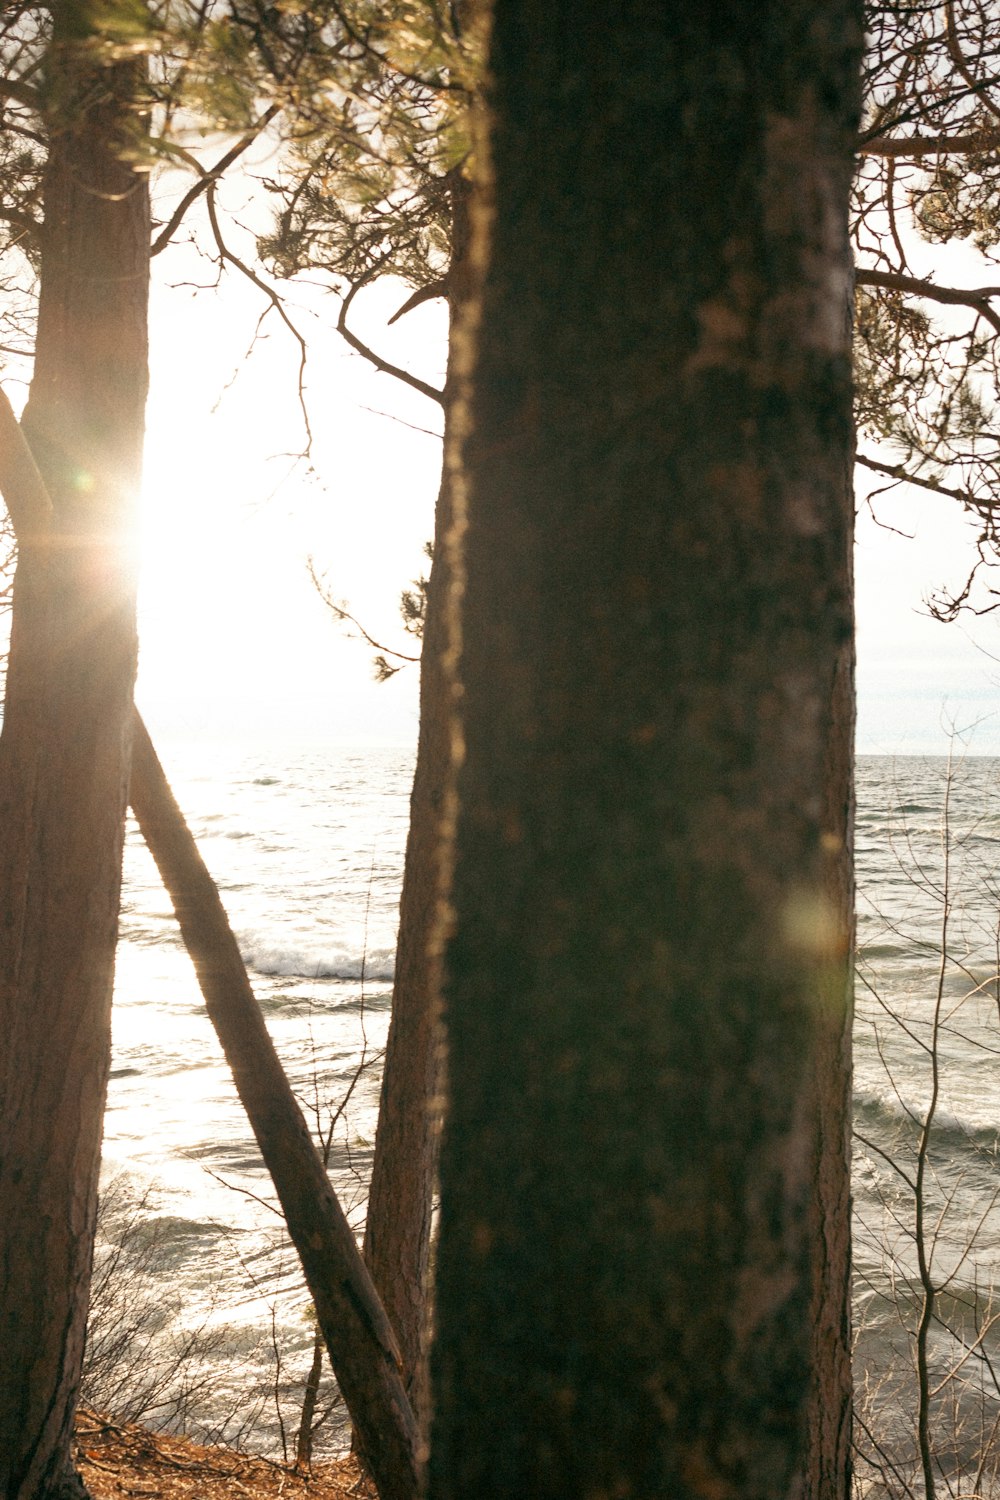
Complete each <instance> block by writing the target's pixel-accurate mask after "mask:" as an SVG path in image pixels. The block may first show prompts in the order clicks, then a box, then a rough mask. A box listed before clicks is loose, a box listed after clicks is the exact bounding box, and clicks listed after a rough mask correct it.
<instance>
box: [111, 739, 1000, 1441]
mask: <svg viewBox="0 0 1000 1500" xmlns="http://www.w3.org/2000/svg"><path fill="white" fill-rule="evenodd" d="M168 772H169V774H170V776H171V779H172V781H173V784H174V787H175V791H176V793H177V796H178V800H179V801H180V803H181V805H182V807H183V808H184V810H185V812H186V814H187V817H188V819H189V822H190V824H191V827H192V829H193V830H194V833H195V835H196V837H197V839H198V841H199V844H200V847H201V849H202V852H203V854H204V856H205V859H206V861H207V863H208V865H209V867H210V869H211V870H212V872H213V874H214V875H215V877H216V879H217V881H218V883H219V885H220V888H221V891H222V895H223V899H224V901H225V903H226V906H227V909H228V911H229V914H230V919H231V922H232V924H233V927H234V928H235V930H236V932H237V935H238V937H239V940H240V944H241V947H242V950H243V953H244V957H245V958H246V961H247V965H248V968H249V970H250V974H251V978H252V980H253V983H254V987H255V990H256V993H257V995H258V998H259V1000H260V1003H261V1005H262V1007H263V1009H264V1011H265V1014H266V1016H267V1020H268V1025H269V1027H270V1029H271V1033H272V1035H273V1037H274V1040H275V1043H276V1045H277V1047H278V1050H279V1052H280V1054H281V1056H282V1058H283V1060H284V1063H285V1066H286V1069H287V1070H288V1071H289V1073H290V1075H291V1077H292V1079H293V1082H294V1085H295V1088H296V1090H297V1092H298V1094H299V1096H300V1098H301V1100H302V1103H303V1106H304V1107H305V1109H306V1112H307V1115H308V1116H309V1117H310V1119H311V1120H313V1121H314V1122H315V1124H316V1126H317V1128H318V1129H319V1130H328V1129H329V1126H330V1121H331V1119H333V1118H334V1116H335V1115H336V1112H337V1109H338V1106H339V1104H340V1102H341V1100H342V1099H343V1098H344V1096H345V1095H346V1094H347V1092H348V1090H349V1089H351V1088H352V1084H353V1091H352V1093H351V1101H350V1107H349V1109H348V1110H347V1111H346V1112H345V1113H344V1114H343V1115H342V1116H341V1117H340V1118H339V1119H337V1121H336V1125H335V1127H334V1130H333V1140H332V1150H331V1172H332V1176H333V1179H334V1181H335V1184H336V1186H337V1190H338V1192H339V1193H340V1194H341V1195H342V1199H343V1201H344V1202H345V1204H346V1205H348V1206H349V1207H350V1208H351V1210H352V1212H353V1214H354V1215H355V1217H357V1215H358V1213H359V1211H360V1209H361V1206H362V1202H363V1193H364V1183H365V1180H366V1177H367V1173H368V1171H369V1170H370V1165H371V1156H372V1147H373V1142H374V1132H375V1121H376V1111H377V1103H378V1084H379V1071H380V1068H379V1064H380V1054H381V1050H382V1048H383V1047H384V1043H385V1035H386V1030H387V1025H388V1008H389V1000H390V990H391V980H392V964H393V950H394V944H395V928H396V913H397V903H398V897H399V884H400V878H401V872H402V859H403V849H404V844H405V837H406V823H407V816H408V801H409V783H410V777H411V774H412V760H411V757H410V756H409V754H407V753H405V752H400V751H398V750H385V749H382V750H343V749H325V750H310V751H289V752H279V751H274V750H268V751H267V752H266V753H263V752H261V753H252V754H246V753H243V754H240V753H235V752H230V753H226V754H222V753H219V752H218V751H214V750H213V751H211V752H209V751H205V750H202V751H199V752H198V754H197V755H194V754H191V753H188V754H184V753H180V754H177V755H175V756H174V757H172V758H171V757H168ZM857 858H858V885H859V953H860V957H859V987H858V1019H857V1026H856V1037H855V1108H856V1125H857V1129H858V1131H859V1133H860V1135H861V1137H862V1138H863V1139H862V1140H861V1141H860V1142H859V1143H858V1145H857V1148H856V1150H857V1154H856V1163H855V1189H854V1191H855V1205H856V1230H855V1261H856V1293H857V1322H858V1326H859V1328H860V1330H861V1334H860V1345H859V1365H858V1367H859V1373H860V1374H861V1376H862V1380H864V1379H865V1377H866V1376H867V1377H870V1379H871V1380H872V1381H875V1380H878V1381H880V1382H881V1383H882V1384H881V1394H880V1396H879V1398H878V1400H879V1402H880V1403H881V1405H880V1407H879V1409H878V1413H877V1416H878V1421H880V1422H881V1423H882V1424H883V1426H882V1429H880V1430H882V1431H883V1433H884V1434H888V1435H889V1436H888V1438H887V1439H886V1440H887V1441H888V1440H889V1438H891V1440H892V1441H893V1442H895V1443H896V1445H897V1455H898V1454H899V1453H903V1454H904V1456H905V1453H906V1451H907V1443H908V1441H909V1438H908V1436H907V1434H908V1433H910V1432H911V1430H912V1410H913V1377H912V1356H913V1347H914V1341H913V1328H914V1326H915V1319H916V1317H917V1316H918V1315H919V1309H920V1305H921V1301H922V1297H923V1289H922V1287H921V1285H920V1282H919V1275H918V1264H917V1254H916V1246H915V1241H914V1237H913V1226H914V1216H913V1192H912V1188H911V1186H910V1184H911V1183H912V1182H913V1180H914V1174H915V1172H916V1168H917V1154H916V1151H917V1145H918V1142H919V1139H920V1132H921V1129H922V1127H923V1125H924V1123H925V1121H926V1119H927V1112H928V1106H929V1103H930V1100H931V1097H932V1086H933V1073H934V1067H933V1057H932V1053H931V1050H929V1049H930V1048H931V1044H932V1043H933V1042H934V1041H935V1038H936V1047H937V1058H938V1074H939V1098H938V1102H937V1113H936V1116H935V1117H934V1120H933V1122H932V1127H931V1131H930V1146H929V1151H928V1160H927V1169H926V1173H925V1194H926V1200H927V1218H928V1225H929V1227H928V1228H927V1235H928V1236H929V1238H928V1241H927V1243H928V1246H930V1245H931V1242H933V1260H932V1270H933V1274H934V1276H935V1277H936V1280H937V1281H938V1282H941V1283H945V1282H947V1284H946V1285H944V1287H943V1290H942V1292H941V1295H940V1297H939V1299H938V1311H939V1312H942V1316H943V1317H944V1318H945V1321H947V1320H950V1322H949V1327H950V1330H951V1331H950V1332H946V1331H945V1330H944V1328H943V1326H942V1327H939V1326H937V1325H935V1328H934V1331H933V1335H932V1342H933V1345H934V1357H935V1359H936V1361H937V1367H936V1368H937V1370H938V1373H939V1374H944V1373H945V1372H946V1370H947V1369H949V1368H951V1367H952V1366H953V1365H954V1364H956V1363H957V1362H958V1360H960V1359H961V1358H962V1357H963V1355H962V1348H963V1347H964V1348H965V1354H964V1359H965V1364H964V1366H963V1378H964V1379H965V1382H966V1385H967V1386H968V1387H969V1389H972V1387H973V1385H974V1379H975V1380H980V1377H981V1376H982V1373H983V1370H982V1352H983V1351H985V1352H986V1353H988V1354H989V1355H990V1356H991V1357H996V1356H997V1355H998V1353H1000V1351H998V1349H997V1339H996V1336H995V1333H994V1332H993V1331H991V1330H990V1328H989V1326H988V1325H989V1319H990V1318H991V1316H992V1312H993V1306H994V1304H993V1300H992V1298H993V1291H992V1282H993V1275H994V1268H995V1267H996V1265H997V1263H998V1260H1000V1213H998V1212H997V1211H996V1209H997V1205H996V1202H995V1194H996V1192H997V1188H998V1185H1000V1175H998V1160H1000V1159H998V1135H1000V984H998V980H997V973H998V969H1000V915H998V913H1000V761H995V760H987V759H969V760H967V761H965V763H964V764H962V765H959V766H957V767H953V768H952V771H951V772H950V773H949V770H948V766H947V763H946V762H944V761H942V760H937V759H919V758H904V759H898V760H890V759H888V758H883V757H863V758H862V759H861V761H860V764H859V771H858V821H857ZM946 904H947V906H948V913H949V915H948V922H947V925H946V926H945V925H944V922H943V918H944V912H945V905H946ZM942 938H943V939H944V948H945V956H944V959H942ZM939 995H940V1005H939V1006H938V997H939ZM936 1007H937V1015H938V1025H937V1031H936V1033H935V1026H934V1018H935V1010H936ZM105 1158H106V1179H107V1180H109V1181H110V1180H113V1179H114V1178H115V1177H116V1176H117V1177H118V1179H119V1186H118V1188H117V1189H116V1190H115V1191H114V1192H112V1193H109V1205H110V1206H109V1210H108V1214H107V1216H106V1217H107V1233H108V1234H109V1235H110V1236H111V1238H112V1239H114V1238H116V1236H118V1235H120V1231H121V1227H122V1224H125V1225H128V1223H129V1222H130V1217H129V1215H130V1210H129V1208H128V1200H129V1198H130V1197H134V1196H136V1195H138V1196H140V1197H142V1196H143V1195H145V1194H148V1195H149V1196H148V1200H147V1201H146V1202H145V1204H144V1207H143V1212H142V1215H141V1222H142V1225H143V1228H142V1231H141V1233H140V1234H139V1235H138V1237H137V1239H136V1236H135V1235H133V1238H132V1240H129V1239H128V1235H126V1241H127V1243H128V1244H129V1245H130V1246H134V1245H135V1244H136V1243H137V1244H138V1247H139V1250H138V1253H137V1254H136V1255H135V1266H136V1269H135V1273H134V1274H135V1290H134V1292H133V1293H132V1294H130V1295H131V1299H132V1301H133V1303H137V1304H139V1305H141V1304H142V1299H143V1298H148V1299H150V1300H151V1302H152V1305H153V1312H152V1313H151V1316H150V1318H149V1319H148V1320H147V1322H146V1323H144V1324H143V1325H142V1330H141V1331H140V1333H138V1334H137V1335H136V1338H137V1340H138V1341H139V1343H140V1344H141V1341H142V1340H143V1339H150V1340H152V1342H151V1344H150V1345H149V1349H148V1350H147V1352H146V1354H145V1355H144V1356H142V1358H141V1359H140V1362H141V1363H143V1362H144V1363H145V1364H146V1365H148V1364H150V1363H151V1362H153V1360H154V1352H153V1351H158V1353H157V1354H156V1357H157V1358H166V1357H167V1355H165V1353H164V1351H167V1353H168V1354H169V1351H171V1350H174V1349H176V1347H177V1345H178V1341H179V1340H183V1339H184V1338H193V1343H194V1348H195V1353H194V1355H193V1356H192V1358H191V1362H190V1365H191V1370H198V1369H200V1370H201V1376H200V1377H199V1378H198V1379H196V1378H195V1376H194V1375H192V1374H191V1373H190V1371H188V1373H186V1374H181V1375H175V1376H172V1377H171V1378H172V1379H173V1380H174V1385H175V1386H176V1384H177V1381H178V1380H180V1382H181V1387H182V1388H183V1389H182V1395H181V1399H180V1400H179V1402H177V1401H175V1404H174V1406H171V1405H170V1404H169V1399H168V1400H167V1405H166V1406H164V1407H163V1408H162V1409H161V1410H160V1412H159V1416H160V1418H161V1419H163V1420H171V1419H172V1420H175V1421H187V1422H188V1423H189V1425H191V1426H192V1427H193V1428H194V1430H205V1429H208V1430H210V1431H211V1430H215V1429H222V1430H224V1431H226V1432H228V1433H229V1434H230V1435H233V1434H235V1433H237V1432H239V1430H240V1428H241V1426H242V1425H243V1424H244V1423H246V1422H248V1421H251V1420H252V1422H253V1424H254V1425H255V1442H256V1445H257V1446H259V1447H263V1448H264V1449H268V1450H270V1451H271V1452H275V1451H280V1448H281V1441H282V1436H281V1427H282V1423H284V1424H285V1427H286V1441H287V1440H288V1433H289V1432H290V1431H291V1429H292V1428H293V1427H294V1423H295V1414H296V1401H297V1394H296V1393H297V1391H299V1390H300V1388H301V1382H302V1381H303V1379H304V1376H305V1372H306V1370H307V1369H308V1366H309V1363H310V1360H311V1350H312V1338H313V1332H312V1328H311V1325H310V1322H309V1319H308V1299H307V1296H306V1294H305V1292H304V1291H303V1289H302V1287H301V1283H300V1280H299V1277H298V1274H297V1271H296V1265H295V1260H294V1256H293V1254H292V1252H291V1251H290V1249H289V1248H288V1246H287V1243H286V1241H285V1238H284V1235H283V1232H282V1224H281V1221H280V1219H279V1218H278V1217H277V1216H276V1214H275V1213H274V1211H273V1207H271V1206H269V1205H270V1190H269V1183H268V1179H267V1176H266V1173H265V1172H264V1169H263V1165H262V1163H261V1160H260V1157H259V1155H258V1152H257V1148H256V1145H255V1143H254V1141H253V1138H252V1136H251V1134H250V1132H249V1129H248V1127H247V1124H246V1120H245V1117H244V1116H243V1113H242V1110H241V1108H240V1106H239V1104H238V1102H237V1100H236V1097H235V1093H234V1090H233V1086H232V1083H231V1080H230V1077H229V1074H228V1070H227V1069H226V1066H225V1064H224V1062H223V1060H222V1057H221V1053H220V1050H219V1047H218V1044H217V1042H216V1040H215V1036H214V1033H213V1031H212V1029H211V1027H210V1025H209V1023H208V1021H207V1019H206V1017H205V1014H204V1010H203V1006H202V1002H201V996H200V993H199V990H198V987H197V984H196V981H195V978H194V974H193V970H192V968H191V965H190V963H189V961H188V959H187V956H186V954H185V952H184V949H183V947H182V945H181V943H180V940H179V937H178V934H177V930H176V925H175V922H174V917H173V913H172V911H171V909H170V904H169V902H168V900H167V899H166V897H165V896H164V894H163V891H162V888H161V887H160V885H159V881H158V878H157V875H156V871H155V869H154V867H153V864H152V861H151V860H150V858H149V856H148V854H147V853H146V851H145V849H144V848H143V846H142V844H141V840H140V839H139V836H138V833H137V832H136V830H135V829H134V827H133V828H130V830H129V837H128V849H127V859H126V877H125V893H124V907H123V916H122V928H121V945H120V949H119V959H118V980H117V990H116V1002H115V1021H114V1060H113V1073H112V1080H111V1089H110V1097H109V1105H108V1117H107V1128H106V1139H105ZM122 1174H124V1176H122ZM907 1179H909V1182H908V1180H907ZM122 1184H124V1186H123V1185H122ZM131 1254H132V1249H130V1250H129V1255H131ZM129 1255H126V1256H125V1257H124V1258H125V1260H126V1261H128V1259H129ZM949 1275H950V1276H951V1280H950V1281H948V1279H947V1278H948V1276H949ZM118 1317H120V1314H118V1313H113V1315H112V1320H114V1319H115V1318H118ZM956 1329H957V1335H956ZM956 1336H957V1339H958V1342H956ZM962 1340H964V1341H965V1344H964V1346H963V1345H962ZM969 1349H972V1351H973V1352H972V1353H971V1354H970V1353H969ZM977 1350H978V1351H979V1353H977V1352H976V1351H977ZM140 1355H141V1349H140ZM199 1361H200V1365H199ZM949 1361H950V1364H949ZM206 1372H207V1378H206ZM199 1380H203V1381H204V1389H201V1390H197V1391H195V1392H194V1393H193V1394H189V1395H185V1394H184V1391H185V1390H186V1389H187V1387H185V1386H184V1382H185V1381H187V1385H188V1386H195V1385H198V1384H199ZM980 1384H981V1380H980ZM171 1389H173V1387H172V1388H171ZM170 1399H173V1397H171V1398H170ZM941 1399H942V1400H943V1399H944V1398H943V1397H942V1398H941ZM178 1409H179V1410H180V1413H181V1415H180V1416H178V1415H177V1412H178ZM866 1410H867V1408H866ZM990 1410H991V1411H992V1410H993V1407H992V1406H991V1407H990ZM279 1411H280V1417H279ZM185 1413H186V1415H185ZM157 1415H158V1413H157V1411H156V1410H155V1409H154V1410H153V1411H152V1412H151V1413H150V1416H151V1417H152V1419H153V1420H155V1419H156V1417H157ZM872 1420H873V1421H874V1420H875V1418H874V1417H873V1418H872ZM343 1432H344V1424H343V1419H342V1414H341V1415H340V1416H338V1415H336V1414H334V1416H332V1417H331V1418H330V1420H329V1421H328V1422H327V1424H326V1427H325V1428H324V1430H323V1434H322V1435H321V1439H320V1440H321V1441H322V1442H325V1443H326V1444H327V1445H331V1446H336V1445H337V1444H338V1443H339V1442H341V1441H342V1438H343ZM961 1441H965V1439H961ZM961 1441H960V1440H959V1439H956V1450H957V1449H958V1448H960V1447H961ZM910 1446H911V1448H912V1443H911V1444H910ZM911 1458H912V1454H911ZM956 1462H964V1460H963V1459H962V1456H961V1454H959V1458H958V1459H957V1460H956Z"/></svg>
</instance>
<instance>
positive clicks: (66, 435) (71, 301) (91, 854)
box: [0, 6, 149, 1500]
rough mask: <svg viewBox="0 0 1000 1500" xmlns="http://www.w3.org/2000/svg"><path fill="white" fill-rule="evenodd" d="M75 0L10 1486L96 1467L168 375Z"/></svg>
mask: <svg viewBox="0 0 1000 1500" xmlns="http://www.w3.org/2000/svg"><path fill="white" fill-rule="evenodd" d="M75 9H76V8H75V7H70V6H65V7H61V6H57V7H55V24H56V32H55V39H54V41H53V43H52V46H51V50H50V53H49V57H48V59H47V64H46V75H47V93H48V98H49V100H50V101H51V108H52V110H53V117H52V118H50V120H49V122H48V123H49V130H50V142H49V160H48V166H47V170H46V174H45V184H44V193H45V227H44V232H43V238H42V262H41V291H40V302H39V316H38V334H37V345H36V359H35V374H34V379H33V381H32V385H31V396H30V401H29V405H28V410H27V413H26V416H25V426H26V428H27V429H28V430H30V432H31V435H32V441H33V444H34V447H35V451H36V455H37V457H38V461H39V464H40V467H41V470H42V473H43V475H44V478H45V481H46V485H47V488H48V491H49V493H50V495H51V500H52V510H51V514H50V515H48V517H45V516H44V515H43V516H42V517H41V520H40V524H38V525H37V526H35V527H34V528H32V530H31V532H30V534H28V535H26V536H24V537H22V539H21V547H20V557H19V564H18V572H17V579H16V584H15V598H14V616H13V621H12V636H11V648H10V667H9V674H8V679H7V695H6V702H5V709H4V727H3V736H2V739H0V831H2V832H0V1039H2V1040H0V1045H2V1047H3V1060H2V1099H0V1202H2V1204H3V1215H2V1221H0V1268H2V1269H0V1495H2V1496H3V1497H4V1500H50V1497H56V1496H59V1495H62V1494H63V1493H66V1494H71V1493H76V1492H78V1490H79V1481H78V1480H76V1479H75V1477H74V1476H73V1474H72V1469H71V1466H70V1438H71V1430H72V1422H73V1413H74V1409H75V1405H76V1399H77V1390H78V1386H79V1379H80V1366H81V1357H82V1352H83V1341H84V1329H85V1324H86V1316H87V1301H88V1290H89V1281H90V1269H91V1258H92V1252H93V1239H94V1223H95V1211H96V1199H97V1179H98V1169H99V1162H100V1145H101V1130H102V1122H103V1114H104V1100H105V1090H106V1084H107V1075H108V1067H109V1060H110V1011H111V991H112V982H113V974H114V954H115V943H116V938H117V924H118V901H119V888H120V881H121V851H122V839H123V829H124V816H125V802H126V794H127V787H128V769H129V760H130V739H131V726H132V685H133V680H134V675H135V660H136V642H135V599H134V567H133V546H132V542H133V537H132V527H133V515H132V508H133V502H134V498H135V493H136V489H137V486H138V480H139V470H140V463H141V451H142V437H143V410H144V405H145V393H146V378H147V346H146V305H147V286H148V262H149V204H148V195H147V187H146V183H147V179H146V176H145V175H144V174H141V173H135V172H133V171H132V170H131V168H130V167H129V166H127V165H125V163H124V162H123V161H122V160H121V148H122V146H123V144H127V141H126V139H125V137H126V132H127V131H129V130H131V129H134V128H136V125H135V122H136V120H137V118H138V117H137V116H136V114H135V95H136V87H137V84H138V83H139V82H140V75H139V72H138V70H137V68H136V66H135V65H134V64H131V63H130V64H125V65H122V64H118V65H115V66H102V65H101V64H100V63H99V62H95V61H94V54H93V53H91V52H89V51H88V49H87V47H86V43H84V45H83V46H82V47H78V46H77V43H76V35H78V33H77V34H74V37H73V40H68V39H67V32H68V31H69V30H70V28H71V26H72V24H73V21H74V19H76V20H77V21H78V19H79V18H78V17H75V18H74V16H73V15H71V14H70V12H73V11H74V10H75Z"/></svg>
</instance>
